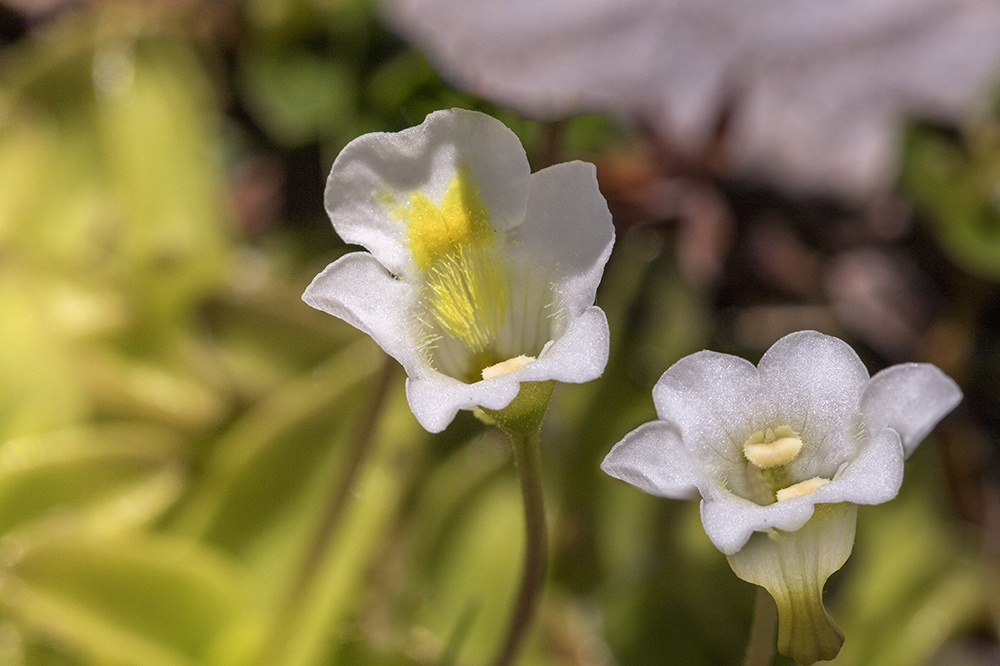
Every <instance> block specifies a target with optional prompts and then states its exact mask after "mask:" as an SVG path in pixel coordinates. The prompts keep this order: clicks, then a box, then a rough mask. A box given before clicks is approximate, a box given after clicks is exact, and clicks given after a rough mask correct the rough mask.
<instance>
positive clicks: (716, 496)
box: [699, 485, 814, 555]
mask: <svg viewBox="0 0 1000 666" xmlns="http://www.w3.org/2000/svg"><path fill="white" fill-rule="evenodd" d="M699 490H700V491H701V494H702V497H703V498H704V499H703V500H702V502H701V524H702V525H703V526H704V528H705V533H706V534H708V538H709V539H711V541H712V543H713V544H714V545H715V547H716V548H718V549H719V550H720V551H721V552H723V553H725V554H726V555H731V554H733V553H735V552H737V551H739V549H740V548H743V546H745V545H746V543H747V541H749V540H750V537H751V536H752V535H753V533H754V532H766V531H769V530H771V529H779V530H784V531H786V532H794V531H795V530H797V529H800V528H801V527H802V526H803V525H805V524H806V522H807V521H808V520H809V518H811V517H812V515H813V510H814V506H813V503H812V502H809V501H800V498H795V499H791V500H787V501H785V502H775V503H774V504H768V505H760V504H756V503H754V502H751V501H750V500H747V499H743V498H742V497H740V496H738V495H734V494H733V493H730V492H727V491H725V490H720V489H717V488H714V487H712V486H706V485H702V486H700V487H699Z"/></svg>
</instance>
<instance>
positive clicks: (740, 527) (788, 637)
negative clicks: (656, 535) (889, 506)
mask: <svg viewBox="0 0 1000 666" xmlns="http://www.w3.org/2000/svg"><path fill="white" fill-rule="evenodd" d="M961 397H962V394H961V391H960V390H959V389H958V386H957V385H956V384H955V382H953V381H952V380H951V379H950V378H949V377H947V376H946V375H945V374H944V373H942V372H941V371H940V370H938V369H937V368H936V367H934V366H932V365H929V364H918V363H908V364H901V365H894V366H892V367H890V368H887V369H885V370H883V371H881V372H879V373H877V374H876V375H875V376H874V377H871V378H869V377H868V372H867V370H866V369H865V366H864V364H862V363H861V360H860V359H859V358H858V356H857V354H856V353H855V352H854V350H852V349H851V348H850V346H848V345H847V344H845V343H844V342H842V341H841V340H838V339H837V338H833V337H829V336H826V335H823V334H820V333H817V332H815V331H800V332H798V333H792V334H791V335H787V336H785V337H783V338H782V339H780V340H778V342H776V343H775V344H774V345H773V346H772V347H771V348H770V349H769V350H768V351H767V352H766V353H765V354H764V356H763V358H761V360H760V363H759V365H758V366H757V367H754V366H753V364H751V363H749V362H748V361H745V360H743V359H741V358H738V357H735V356H730V355H727V354H719V353H715V352H710V351H703V352H698V353H697V354H693V355H691V356H688V357H686V358H683V359H681V360H680V361H678V362H677V363H675V364H674V365H673V366H671V367H670V369H668V370H667V371H666V372H665V373H664V374H663V376H662V377H661V378H660V380H659V381H658V382H657V384H656V387H655V388H654V389H653V402H654V403H655V404H656V410H657V415H658V416H659V420H657V421H652V422H650V423H647V424H645V425H643V426H641V427H639V428H638V429H636V430H634V431H633V432H631V433H629V434H628V435H627V436H626V437H625V438H624V439H623V440H622V441H621V442H619V443H618V444H617V445H615V447H614V448H613V449H612V450H611V452H610V453H609V454H608V456H607V458H606V459H605V460H604V463H603V464H602V466H601V467H602V469H604V471H605V472H607V473H608V474H610V475H611V476H614V477H616V478H619V479H622V480H624V481H627V482H629V483H631V484H633V485H635V486H637V487H639V488H641V489H642V490H645V491H647V492H650V493H653V494H655V495H661V496H665V497H675V498H686V497H692V496H694V495H696V494H700V495H701V498H702V501H701V517H702V523H703V525H704V527H705V531H706V532H707V533H708V536H709V538H710V539H711V540H712V543H714V544H715V546H716V547H717V548H718V549H719V550H720V551H722V552H723V553H725V554H726V555H727V557H728V559H729V563H730V565H731V566H732V568H733V570H734V571H735V572H736V574H737V575H738V576H739V577H740V578H743V579H744V580H748V581H750V582H752V583H756V584H758V585H762V586H763V587H765V588H767V590H768V591H769V592H770V593H771V595H772V596H773V597H774V599H775V601H776V602H777V605H778V614H779V630H778V648H779V650H780V651H781V652H782V653H783V654H786V655H789V656H791V657H793V658H794V659H796V660H797V661H799V662H800V663H803V664H811V663H813V662H815V661H817V660H820V659H832V658H833V657H834V656H835V655H836V654H837V652H838V651H839V650H840V646H841V644H842V643H843V635H842V634H841V633H840V632H839V630H838V629H837V628H836V625H834V624H833V621H832V620H831V619H830V617H829V616H828V615H827V614H826V610H825V609H824V607H823V601H822V592H823V584H824V583H825V582H826V579H827V577H829V575H830V574H832V573H833V572H834V571H836V570H837V569H839V568H840V567H841V566H842V565H843V563H844V562H845V561H846V560H847V557H848V556H849V555H850V553H851V548H852V546H853V544H854V526H855V522H856V516H857V512H856V505H858V504H879V503H881V502H885V501H888V500H890V499H892V498H893V497H895V496H896V493H897V492H898V490H899V486H900V484H901V482H902V479H903V460H904V458H906V457H907V455H908V454H909V453H911V452H912V451H913V450H914V449H915V448H916V446H917V445H918V444H919V443H920V441H921V440H922V439H923V438H924V437H925V436H926V435H927V433H928V432H930V430H931V429H932V428H933V427H934V425H936V424H937V422H938V421H939V420H940V419H941V418H943V417H944V416H945V415H946V414H947V413H948V412H950V411H951V410H952V409H953V408H954V407H955V405H957V404H958V402H959V401H960V400H961Z"/></svg>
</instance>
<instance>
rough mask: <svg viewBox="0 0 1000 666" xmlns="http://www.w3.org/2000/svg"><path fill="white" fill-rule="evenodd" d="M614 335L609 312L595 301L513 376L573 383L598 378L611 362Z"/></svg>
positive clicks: (524, 380) (530, 380) (534, 380)
mask: <svg viewBox="0 0 1000 666" xmlns="http://www.w3.org/2000/svg"><path fill="white" fill-rule="evenodd" d="M610 337H611V334H610V332H609V330H608V318H607V315H605V314H604V311H603V310H601V308H599V307H597V306H596V305H591V306H590V307H589V308H587V309H586V310H584V311H583V312H582V313H581V314H580V316H579V317H577V318H575V319H573V320H572V321H570V323H569V326H568V327H567V328H566V331H565V332H564V333H563V334H562V336H561V337H560V338H559V339H558V340H556V341H555V342H553V343H552V344H551V345H549V346H548V347H547V348H546V349H544V350H543V351H542V353H541V355H540V356H539V358H538V360H537V361H535V362H534V363H529V364H528V365H526V366H525V367H523V368H522V369H521V370H519V371H517V372H515V373H513V374H512V375H511V376H512V377H515V378H516V379H517V380H518V381H522V382H540V381H545V380H548V379H555V380H556V381H560V382H567V383H570V384H582V383H584V382H589V381H590V380H592V379H597V378H598V377H600V376H601V374H602V373H603V372H604V366H606V365H607V364H608V349H609V347H610V344H611V343H610Z"/></svg>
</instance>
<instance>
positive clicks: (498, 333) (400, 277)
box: [303, 109, 614, 432]
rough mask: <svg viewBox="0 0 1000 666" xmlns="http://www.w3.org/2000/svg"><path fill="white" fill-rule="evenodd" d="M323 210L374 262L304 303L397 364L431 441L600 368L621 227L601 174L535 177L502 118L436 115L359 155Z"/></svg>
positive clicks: (321, 284) (322, 281) (337, 169)
mask: <svg viewBox="0 0 1000 666" xmlns="http://www.w3.org/2000/svg"><path fill="white" fill-rule="evenodd" d="M326 209H327V212H328V213H329V215H330V219H331V221H332V222H333V227H334V229H335V230H336V231H337V233H338V234H339V235H340V237H341V238H342V239H343V240H344V241H345V242H347V243H354V244H358V245H362V246H364V247H365V248H366V249H367V250H368V252H351V253H348V254H346V255H345V256H343V257H341V258H340V259H338V260H337V261H335V262H333V263H332V264H330V265H329V266H327V268H326V269H325V270H324V271H323V272H321V273H320V274H319V275H318V276H316V278H315V279H314V280H313V281H312V284H310V285H309V287H308V288H307V289H306V291H305V294H303V300H305V302H306V303H308V304H309V305H311V306H313V307H315V308H317V309H319V310H323V311H325V312H328V313H330V314H332V315H334V316H336V317H339V318H341V319H343V320H344V321H346V322H348V323H349V324H351V325H353V326H355V327H357V328H358V329H360V330H362V331H363V332H365V333H367V334H368V335H370V336H371V337H372V338H373V339H374V340H375V342H377V343H378V344H379V346H381V347H382V349H384V350H385V351H386V352H387V353H388V354H389V355H391V356H392V357H393V358H395V359H396V360H397V361H399V363H400V364H401V365H402V366H403V368H404V369H405V370H406V374H407V381H406V396H407V400H408V401H409V404H410V408H411V409H412V411H413V414H414V415H415V416H416V418H417V420H418V421H419V422H420V424H421V425H422V426H424V428H426V429H427V430H429V431H431V432H439V431H441V430H443V429H444V428H445V427H446V426H447V425H448V424H449V423H450V422H451V421H452V419H453V418H454V417H455V415H456V413H457V412H458V410H459V409H475V408H484V409H487V410H499V409H502V408H504V407H506V406H507V405H509V404H510V402H511V401H512V400H513V399H514V398H515V397H516V396H517V395H518V392H519V390H520V384H521V382H541V381H548V380H557V381H563V382H585V381H589V380H591V379H595V378H596V377H598V376H600V374H601V373H602V372H603V371H604V366H605V364H606V363H607V359H608V344H609V336H608V323H607V318H606V317H605V315H604V313H603V311H601V309H600V308H598V307H596V306H594V297H595V293H596V291H597V286H598V283H599V282H600V279H601V275H602V273H603V271H604V265H605V263H606V262H607V260H608V256H609V255H610V253H611V246H612V244H613V243H614V229H613V227H612V224H611V214H610V213H609V212H608V207H607V204H606V202H605V201H604V198H603V197H602V196H601V193H600V191H599V190H598V187H597V178H596V171H595V168H594V166H593V165H592V164H588V163H584V162H576V161H574V162H566V163H563V164H557V165H555V166H551V167H548V168H546V169H542V170H540V171H538V172H536V173H534V174H532V173H531V169H530V167H529V165H528V160H527V157H526V156H525V152H524V149H523V147H522V146H521V142H520V141H519V140H518V138H517V136H516V135H515V134H514V133H513V132H511V131H510V130H509V129H508V128H507V127H505V126H504V125H503V124H502V123H501V122H499V121H498V120H495V119H494V118H491V117H490V116H487V115H485V114H482V113H478V112H475V111H466V110H462V109H451V110H447V111H436V112H434V113H431V114H430V115H428V116H427V118H426V119H425V120H424V122H423V123H422V124H420V125H419V126H416V127H412V128H409V129H406V130H403V131H402V132H398V133H373V134H366V135H364V136H361V137H359V138H357V139H355V140H354V141H352V142H351V143H349V144H348V145H347V146H346V147H345V148H344V149H343V151H342V152H341V153H340V155H339V156H338V157H337V159H336V161H335V162H334V164H333V168H332V169H331V171H330V177H329V180H328V181H327V187H326Z"/></svg>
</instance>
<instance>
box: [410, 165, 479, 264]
mask: <svg viewBox="0 0 1000 666" xmlns="http://www.w3.org/2000/svg"><path fill="white" fill-rule="evenodd" d="M393 215H394V216H395V217H396V218H398V219H400V220H402V221H404V222H405V223H406V242H407V244H408V245H409V247H410V253H411V254H412V255H413V261H414V262H415V263H416V265H417V268H419V269H420V270H427V269H428V268H430V267H431V266H432V265H434V263H435V262H437V261H438V260H439V259H440V258H441V257H443V256H447V255H449V254H452V253H453V252H455V251H456V250H457V249H458V248H460V247H471V246H484V245H492V244H493V243H494V241H495V238H494V233H493V229H492V228H491V227H490V221H489V214H488V213H487V211H486V207H485V206H484V205H483V203H482V201H480V199H479V194H478V193H477V192H476V189H475V186H474V184H473V182H472V181H471V180H470V179H469V177H468V174H467V173H466V170H465V169H459V170H458V171H457V172H456V173H455V176H454V178H452V179H451V182H450V183H448V187H447V188H445V192H444V196H443V197H442V199H441V202H440V203H435V202H433V201H431V199H430V198H429V197H428V196H427V195H426V194H424V193H423V192H413V193H411V194H410V196H409V200H408V201H407V202H406V203H405V204H399V205H397V206H396V207H395V208H394V210H393Z"/></svg>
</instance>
